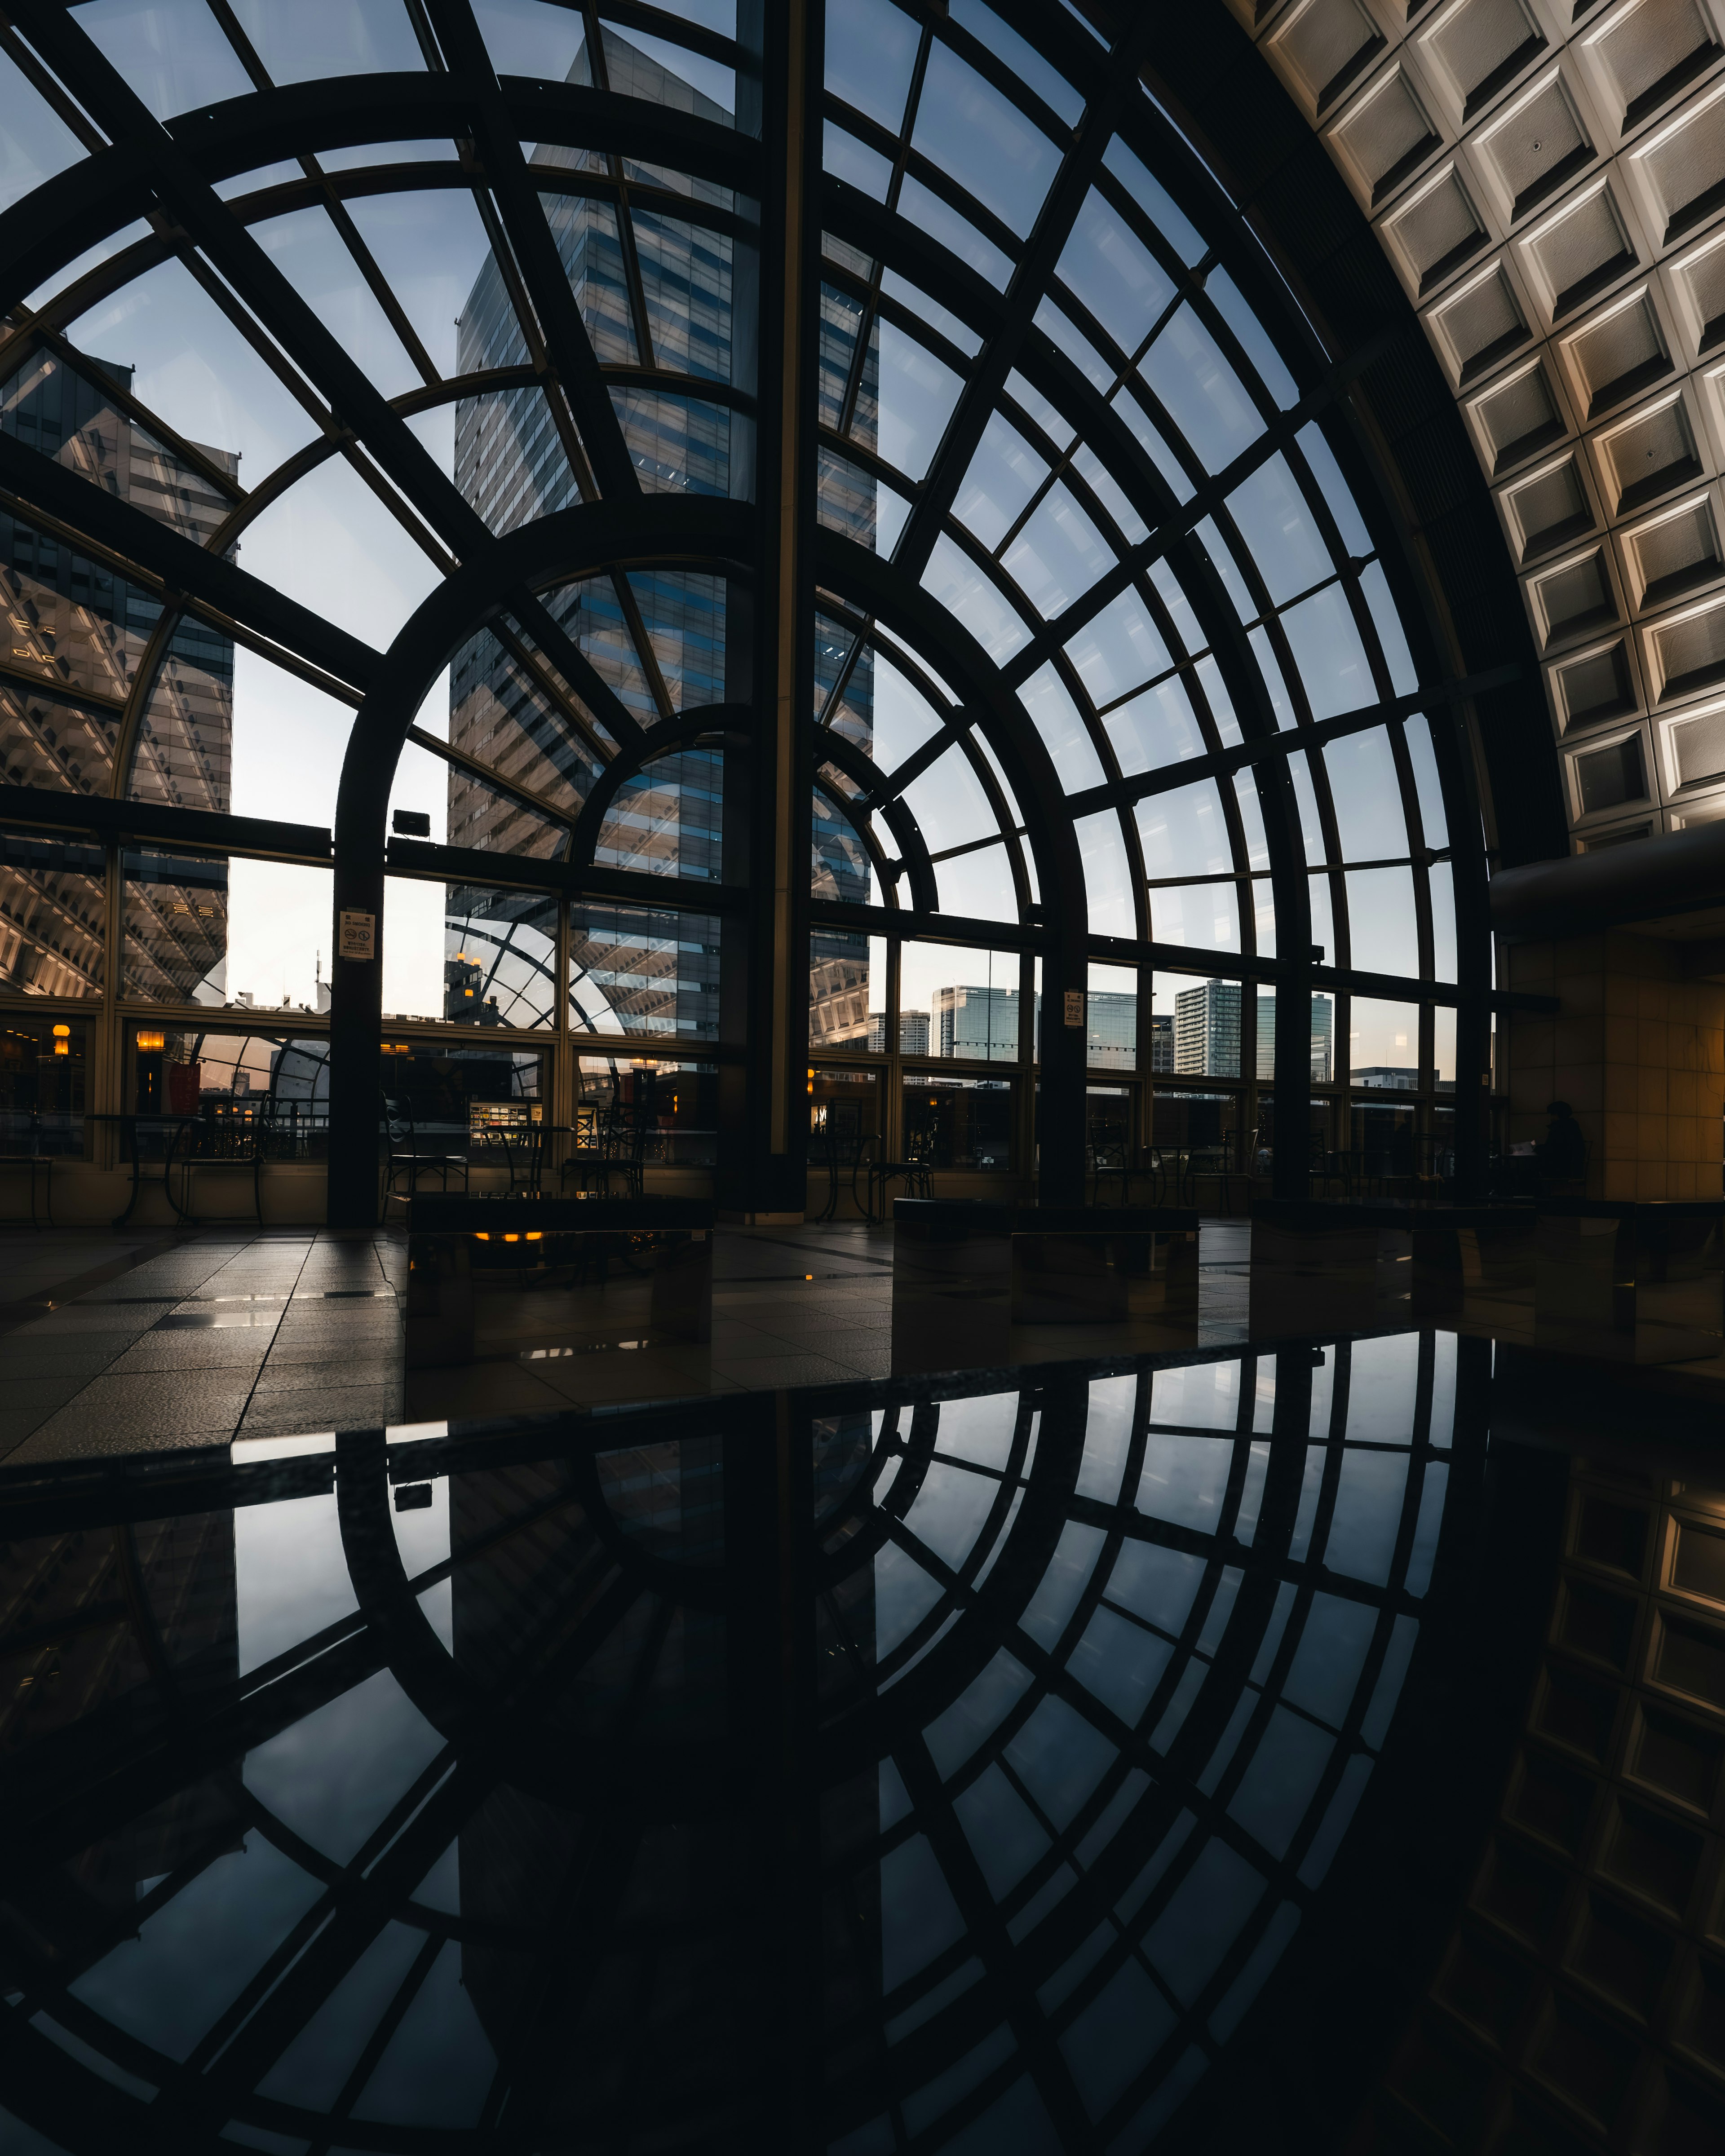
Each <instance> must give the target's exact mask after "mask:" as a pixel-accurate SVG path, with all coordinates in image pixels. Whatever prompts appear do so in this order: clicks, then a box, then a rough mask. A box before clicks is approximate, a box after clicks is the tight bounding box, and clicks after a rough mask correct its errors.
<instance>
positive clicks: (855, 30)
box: [826, 0, 917, 135]
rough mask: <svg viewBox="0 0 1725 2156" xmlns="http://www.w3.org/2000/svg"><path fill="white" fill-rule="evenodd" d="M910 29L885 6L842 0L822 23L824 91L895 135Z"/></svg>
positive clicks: (876, 0) (911, 61)
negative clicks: (824, 23)
mask: <svg viewBox="0 0 1725 2156" xmlns="http://www.w3.org/2000/svg"><path fill="white" fill-rule="evenodd" d="M916 36H917V33H916V24H915V23H913V22H912V21H911V18H909V17H908V16H906V15H905V14H902V13H901V12H900V10H899V9H898V8H891V7H889V6H887V4H886V0H847V4H846V5H845V6H844V7H842V8H833V9H832V10H831V12H830V17H829V21H828V23H827V37H826V69H827V88H828V89H829V90H831V91H833V93H834V95H836V96H839V97H842V98H843V99H844V100H845V103H846V104H847V105H855V107H856V109H857V110H858V111H859V112H865V113H867V115H869V117H870V120H877V121H880V125H881V126H883V127H885V128H886V129H887V130H888V131H890V132H891V133H892V134H894V135H896V134H897V133H898V131H899V130H900V128H901V126H903V124H904V116H905V100H906V98H907V97H908V96H909V95H910V91H911V69H912V68H913V67H914V66H915V64H916Z"/></svg>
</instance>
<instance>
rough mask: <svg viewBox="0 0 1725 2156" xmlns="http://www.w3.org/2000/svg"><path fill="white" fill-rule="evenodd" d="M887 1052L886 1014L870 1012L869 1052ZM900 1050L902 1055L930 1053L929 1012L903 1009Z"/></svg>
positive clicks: (899, 1029)
mask: <svg viewBox="0 0 1725 2156" xmlns="http://www.w3.org/2000/svg"><path fill="white" fill-rule="evenodd" d="M898 1052H899V1054H900V1055H927V1053H928V1013H927V1011H901V1012H900V1013H899V1014H898ZM869 1053H870V1055H885V1054H886V1012H885V1011H870V1014H869Z"/></svg>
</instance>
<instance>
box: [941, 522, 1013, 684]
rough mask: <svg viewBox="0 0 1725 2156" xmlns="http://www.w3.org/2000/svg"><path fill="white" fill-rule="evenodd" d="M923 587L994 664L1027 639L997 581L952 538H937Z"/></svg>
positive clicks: (1009, 655) (1003, 663)
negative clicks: (959, 624)
mask: <svg viewBox="0 0 1725 2156" xmlns="http://www.w3.org/2000/svg"><path fill="white" fill-rule="evenodd" d="M922 588H923V590H924V591H926V592H932V593H933V594H934V596H935V598H937V599H938V600H939V601H940V603H941V604H942V606H944V607H946V608H947V609H948V610H949V611H950V612H951V613H953V614H955V615H956V616H957V619H959V621H961V622H962V623H963V625H964V627H965V628H966V629H968V630H969V631H970V633H971V634H972V635H973V637H974V638H975V639H976V640H977V642H978V644H981V646H982V647H983V650H984V651H985V652H987V654H988V656H989V658H990V659H992V660H993V661H994V663H995V665H997V666H1003V665H1005V663H1006V661H1007V660H1009V659H1010V658H1011V657H1012V655H1013V654H1014V652H1016V651H1019V650H1021V649H1023V647H1024V645H1025V644H1028V643H1029V640H1030V632H1029V629H1027V628H1026V627H1025V625H1024V618H1023V616H1022V615H1021V614H1020V613H1019V611H1018V609H1017V608H1015V607H1014V605H1013V604H1012V603H1011V602H1010V601H1009V599H1008V598H1006V596H1005V594H1004V593H1003V592H1002V590H1001V588H1000V587H999V584H997V583H995V582H994V580H993V577H989V576H988V575H986V574H984V572H983V571H982V570H981V569H979V568H978V567H977V565H976V563H975V562H973V561H972V560H971V558H970V557H969V556H968V554H967V553H965V552H964V551H963V548H962V547H959V546H957V544H956V543H955V542H953V541H952V540H951V539H948V538H945V537H942V538H940V539H938V540H937V541H936V542H935V545H934V548H933V551H932V552H931V553H930V555H929V557H928V567H927V569H925V570H924V571H923V572H922Z"/></svg>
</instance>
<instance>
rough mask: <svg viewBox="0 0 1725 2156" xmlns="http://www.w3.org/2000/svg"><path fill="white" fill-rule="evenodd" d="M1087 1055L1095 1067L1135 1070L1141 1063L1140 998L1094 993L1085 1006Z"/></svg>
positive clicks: (1111, 993)
mask: <svg viewBox="0 0 1725 2156" xmlns="http://www.w3.org/2000/svg"><path fill="white" fill-rule="evenodd" d="M1084 1013H1085V1019H1084V1024H1085V1032H1084V1039H1085V1055H1086V1059H1087V1060H1088V1061H1089V1062H1090V1064H1091V1066H1092V1068H1100V1069H1102V1070H1136V1069H1137V1060H1138V999H1137V997H1136V996H1129V995H1122V994H1120V993H1117V991H1115V990H1111V989H1103V990H1092V991H1091V993H1090V994H1089V995H1088V996H1086V998H1085V1004H1084Z"/></svg>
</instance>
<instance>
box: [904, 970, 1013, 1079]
mask: <svg viewBox="0 0 1725 2156" xmlns="http://www.w3.org/2000/svg"><path fill="white" fill-rule="evenodd" d="M901 964H902V971H901V984H900V989H899V1009H900V1010H901V1013H903V1014H906V1015H908V1014H911V1012H919V1013H927V1017H928V1021H929V1024H928V1052H929V1054H930V1055H939V1056H945V1057H953V1056H956V1057H958V1058H960V1059H961V1060H963V1059H969V1060H973V1061H981V1062H988V1063H1002V1062H1005V1063H1010V1062H1014V1061H1016V1060H1017V1057H1018V1052H1019V976H1020V970H1021V967H1022V961H1021V960H1020V958H1019V955H1018V953H1017V952H1015V951H983V950H977V949H974V948H969V949H967V948H964V947H961V946H958V945H948V944H941V943H906V945H905V946H904V947H903V955H902V961H901Z"/></svg>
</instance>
